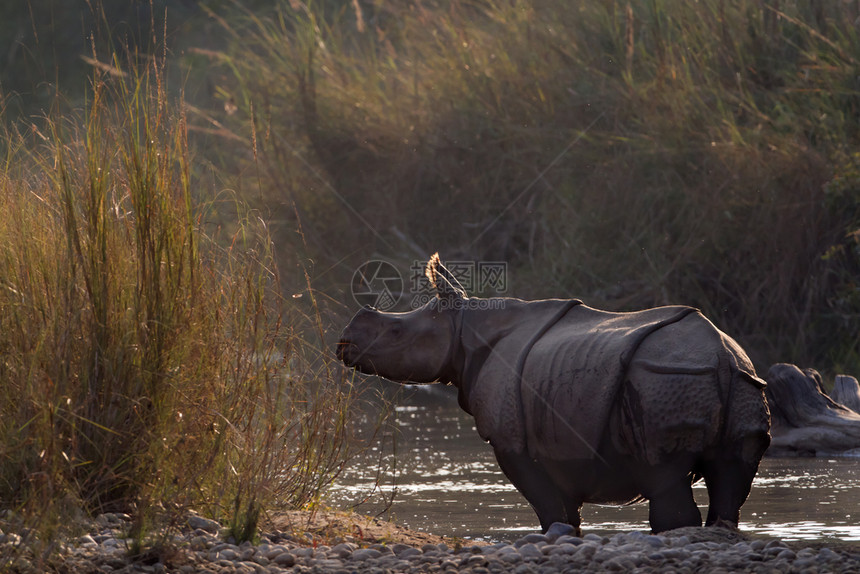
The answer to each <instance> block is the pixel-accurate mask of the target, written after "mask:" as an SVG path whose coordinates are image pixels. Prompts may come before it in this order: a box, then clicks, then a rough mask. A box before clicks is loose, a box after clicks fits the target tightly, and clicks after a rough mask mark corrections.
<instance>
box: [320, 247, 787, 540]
mask: <svg viewBox="0 0 860 574" xmlns="http://www.w3.org/2000/svg"><path fill="white" fill-rule="evenodd" d="M426 275H427V277H428V279H429V280H430V283H431V285H432V287H433V289H435V296H434V297H433V298H432V299H431V300H430V301H429V302H428V303H426V304H425V305H424V306H422V307H420V308H418V309H415V310H413V311H409V312H403V313H395V312H380V311H377V310H375V309H373V308H369V307H366V308H364V309H361V310H360V311H358V313H357V314H356V315H355V316H354V317H353V318H352V320H351V321H350V323H349V324H348V325H347V326H346V328H345V329H344V331H343V334H342V336H341V340H340V342H339V343H338V346H337V355H338V357H339V358H340V359H341V360H342V361H343V362H344V363H345V364H346V365H347V366H348V367H354V368H356V369H357V370H359V371H361V372H363V373H367V374H374V375H379V376H382V377H384V378H387V379H390V380H392V381H397V382H403V383H430V382H441V383H446V384H453V385H455V386H456V387H457V389H458V402H459V404H460V406H461V407H462V408H463V410H465V411H466V412H467V413H469V414H471V415H472V416H474V418H475V422H476V427H477V430H478V433H479V434H480V436H481V437H482V438H483V439H484V440H486V441H487V442H489V443H490V445H492V448H493V451H494V453H495V456H496V459H497V461H498V463H499V466H500V467H501V469H502V471H503V472H504V474H505V475H506V476H507V477H508V479H509V480H510V481H511V482H512V483H513V484H514V486H515V487H516V488H517V489H518V490H519V491H520V492H521V493H522V494H523V496H524V497H525V498H526V500H527V501H528V502H529V503H530V504H531V506H532V507H533V509H534V511H535V513H536V514H537V517H538V520H539V521H540V525H541V528H542V530H543V531H544V532H546V531H547V529H548V528H549V527H550V526H551V525H552V524H553V523H555V522H562V523H567V524H570V525H572V526H573V527H574V529H575V530H576V532H577V533H581V528H580V525H581V516H580V511H581V508H582V504H583V503H585V502H589V503H628V502H634V501H641V500H648V501H649V504H650V506H649V522H650V525H651V528H652V530H653V531H654V532H661V531H665V530H670V529H673V528H679V527H683V526H701V525H702V516H701V513H700V512H699V509H698V507H697V506H696V502H695V501H694V499H693V493H692V489H691V485H692V483H693V482H695V481H696V480H699V479H700V478H704V479H705V483H706V486H707V489H708V497H709V503H710V504H709V509H708V515H707V520H706V524H707V525H714V524H717V525H724V526H731V525H734V526H736V525H737V524H738V521H739V516H740V508H741V506H742V505H743V503H744V502H745V500H746V498H747V496H748V495H749V492H750V487H751V484H752V481H753V477H754V476H755V473H756V471H757V470H758V465H759V462H760V460H761V457H762V455H763V453H764V451H765V450H766V449H767V447H768V445H769V443H770V434H769V429H770V414H769V412H768V406H767V403H766V401H765V397H764V392H763V389H764V387H765V382H764V381H762V380H761V379H760V378H759V377H757V376H756V373H755V369H754V368H753V365H752V363H751V361H750V359H749V358H748V357H747V355H746V353H745V352H744V351H743V350H742V349H741V348H740V346H739V345H738V344H737V343H736V342H735V341H734V340H733V339H732V338H731V337H729V336H728V335H726V334H724V333H723V332H721V331H720V330H718V329H717V328H716V327H715V326H714V325H713V324H712V323H711V322H710V321H708V320H707V319H706V318H705V317H704V316H703V315H702V314H701V313H700V312H699V311H698V310H696V309H694V308H691V307H683V306H667V307H658V308H653V309H647V310H644V311H638V312H631V313H613V312H607V311H600V310H598V309H593V308H591V307H588V306H586V305H584V304H583V303H582V302H581V301H579V300H573V299H548V300H538V301H524V300H519V299H514V298H487V299H476V298H469V297H467V296H466V293H465V292H464V290H463V289H462V287H461V286H460V284H459V283H457V281H456V279H455V278H454V277H453V275H452V274H451V273H450V271H449V270H447V269H446V268H445V266H444V265H443V264H442V262H441V260H440V259H439V256H438V254H436V255H434V256H433V257H432V258H431V259H430V261H429V263H428V264H427V268H426Z"/></svg>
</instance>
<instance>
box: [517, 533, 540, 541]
mask: <svg viewBox="0 0 860 574" xmlns="http://www.w3.org/2000/svg"><path fill="white" fill-rule="evenodd" d="M546 541H547V537H546V536H544V535H543V534H537V533H533V534H526V535H525V536H523V537H522V538H520V539H519V540H517V542H518V543H519V542H522V543H523V544H536V543H538V542H546Z"/></svg>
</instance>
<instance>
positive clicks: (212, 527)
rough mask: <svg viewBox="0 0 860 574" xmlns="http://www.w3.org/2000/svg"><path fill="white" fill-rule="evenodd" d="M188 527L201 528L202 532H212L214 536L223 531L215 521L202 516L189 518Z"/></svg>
mask: <svg viewBox="0 0 860 574" xmlns="http://www.w3.org/2000/svg"><path fill="white" fill-rule="evenodd" d="M188 526H190V527H191V528H194V529H197V528H199V529H200V530H205V531H206V532H211V533H212V534H217V533H218V530H220V529H221V525H220V524H218V523H217V522H215V521H214V520H210V519H208V518H203V517H202V516H197V515H196V514H192V515H190V516H189V517H188Z"/></svg>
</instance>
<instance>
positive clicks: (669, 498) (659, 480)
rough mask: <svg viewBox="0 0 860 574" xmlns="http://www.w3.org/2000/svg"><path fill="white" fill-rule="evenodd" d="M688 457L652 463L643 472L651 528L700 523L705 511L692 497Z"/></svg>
mask: <svg viewBox="0 0 860 574" xmlns="http://www.w3.org/2000/svg"><path fill="white" fill-rule="evenodd" d="M687 458H688V457H682V458H681V459H679V460H678V461H675V462H673V463H669V464H661V465H657V466H653V467H651V468H650V469H648V470H647V471H645V472H643V473H642V474H643V476H644V479H645V480H644V485H645V488H644V491H645V496H646V498H647V499H648V522H649V523H650V524H651V530H652V531H654V532H655V533H656V532H664V531H666V530H673V529H675V528H682V527H684V526H701V525H702V513H701V512H699V507H698V506H697V505H696V500H695V499H694V498H693V488H692V484H691V479H690V475H689V474H688V469H689V468H691V466H692V464H691V462H690V461H689V460H687Z"/></svg>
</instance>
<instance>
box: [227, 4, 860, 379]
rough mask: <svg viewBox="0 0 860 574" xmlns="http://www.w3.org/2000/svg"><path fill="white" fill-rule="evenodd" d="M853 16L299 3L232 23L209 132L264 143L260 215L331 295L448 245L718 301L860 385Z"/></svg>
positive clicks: (716, 312)
mask: <svg viewBox="0 0 860 574" xmlns="http://www.w3.org/2000/svg"><path fill="white" fill-rule="evenodd" d="M856 11H857V9H856V6H855V5H854V4H853V3H821V2H811V1H806V0H798V1H797V2H760V1H752V0H733V1H729V0H703V1H699V2H682V1H680V0H653V1H649V2H630V3H627V2H597V3H595V2H572V3H571V2H559V1H556V0H547V1H544V2H537V3H535V2H519V1H513V2H496V1H493V0H490V1H485V2H472V1H469V0H450V1H448V0H445V1H438V2H415V3H399V4H390V3H389V4H384V5H381V4H375V5H373V6H369V5H367V4H365V3H341V2H314V3H303V2H295V1H293V2H281V3H280V4H278V7H277V9H276V10H275V11H274V13H272V14H263V13H262V12H260V11H257V12H247V11H246V12H242V11H241V10H239V12H240V13H241V14H242V17H241V18H240V19H237V18H235V17H231V18H223V19H222V20H221V22H222V25H223V26H224V29H225V32H226V35H227V36H228V38H230V39H231V43H232V45H231V47H230V48H229V49H227V50H225V51H224V52H221V53H217V54H210V56H211V57H212V58H213V59H214V60H215V61H216V62H220V63H221V64H222V65H223V67H224V69H225V70H228V71H229V72H230V74H231V75H232V78H233V79H232V80H223V79H222V80H220V81H219V83H218V85H217V87H216V91H217V92H218V94H219V95H220V96H219V97H220V98H221V102H222V103H224V105H225V106H226V107H227V108H228V109H229V111H230V112H231V113H229V114H228V113H226V112H225V113H220V114H216V115H215V116H213V118H210V119H215V120H217V121H219V122H222V124H221V125H224V126H227V127H228V129H229V130H232V131H233V133H248V132H250V131H252V130H253V131H254V132H255V133H257V134H261V137H260V138H259V140H258V142H257V145H258V151H259V155H258V158H260V159H259V160H258V161H259V164H260V165H261V166H262V169H261V173H262V174H263V175H262V180H261V181H262V182H263V184H264V185H263V190H262V193H263V197H264V204H266V205H268V206H269V208H270V209H273V210H280V213H283V214H284V217H285V218H287V219H288V220H289V221H290V223H291V224H292V221H293V217H294V214H297V218H298V219H299V220H300V221H301V223H302V226H303V230H304V231H305V235H304V239H305V240H306V241H307V242H308V244H309V245H310V248H311V250H312V252H313V255H314V257H315V258H316V259H318V260H319V261H324V262H325V263H326V264H324V265H321V267H322V268H323V269H325V270H326V273H327V277H329V278H331V279H332V285H333V286H336V285H337V284H338V283H340V284H344V285H345V284H348V277H349V273H351V271H352V269H353V268H354V266H356V265H358V264H359V263H360V262H361V261H363V260H365V259H367V258H369V257H371V256H379V255H383V256H386V257H388V258H391V259H395V260H399V261H402V262H403V263H404V267H405V266H407V265H408V261H409V260H411V259H412V258H414V257H416V256H418V254H419V252H426V253H431V252H433V251H434V250H437V249H439V250H441V251H442V253H447V254H448V257H450V258H468V259H485V260H504V261H507V262H508V263H509V269H510V278H511V281H512V284H513V292H514V293H516V294H518V295H522V296H565V295H569V296H576V297H582V298H584V299H586V301H587V302H589V303H592V304H595V305H602V306H608V307H611V308H616V309H630V308H636V307H643V306H647V305H654V304H663V303H670V302H671V303H686V304H692V305H696V306H698V307H701V308H703V309H704V310H705V312H706V313H707V314H708V315H709V316H711V317H712V318H713V319H714V320H715V321H716V322H717V324H718V325H719V326H720V327H722V328H724V329H725V330H726V331H728V332H730V333H731V334H733V335H735V336H736V337H738V338H739V339H740V340H741V341H742V342H743V343H744V344H745V346H746V347H747V348H749V349H750V350H751V351H752V353H753V355H754V359H755V360H756V362H758V363H759V365H760V366H761V367H762V368H766V367H767V365H768V364H770V363H772V362H776V361H794V362H798V363H801V364H809V365H816V366H818V367H819V368H821V369H823V370H829V369H834V370H839V369H844V370H848V371H852V372H858V371H860V355H858V353H857V349H856V345H855V341H856V340H857V337H858V335H860V331H858V328H860V327H858V325H860V323H858V322H857V321H856V318H857V316H858V313H860V307H858V296H857V287H856V279H855V278H854V277H856V275H855V272H856V270H857V269H858V263H860V260H858V251H857V240H856V237H857V235H856V233H855V231H856V230H857V229H858V227H860V220H858V212H857V204H858V193H860V187H858V186H857V185H856V179H855V175H854V174H856V165H857V162H856V157H855V156H854V155H852V153H853V152H852V150H853V147H854V146H856V145H857V143H858V141H857V140H858V113H859V112H860V107H858V106H860V99H858V95H860V91H858V86H857V84H856V65H857V62H858V60H860V40H858V35H857V31H856V27H855V26H854V25H853V22H855V20H856V17H857V14H856ZM237 22H240V23H237ZM234 109H238V112H236V113H232V111H233V110H234ZM252 126H253V127H252ZM281 205H284V206H286V207H285V208H283V209H282V208H279V207H278V206H281ZM282 238H283V239H284V240H285V241H286V240H289V236H288V235H284V236H282ZM330 266H335V267H336V268H337V269H340V270H341V271H340V273H341V274H340V275H338V271H335V272H329V271H328V270H329V268H330ZM333 288H336V287H333Z"/></svg>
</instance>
